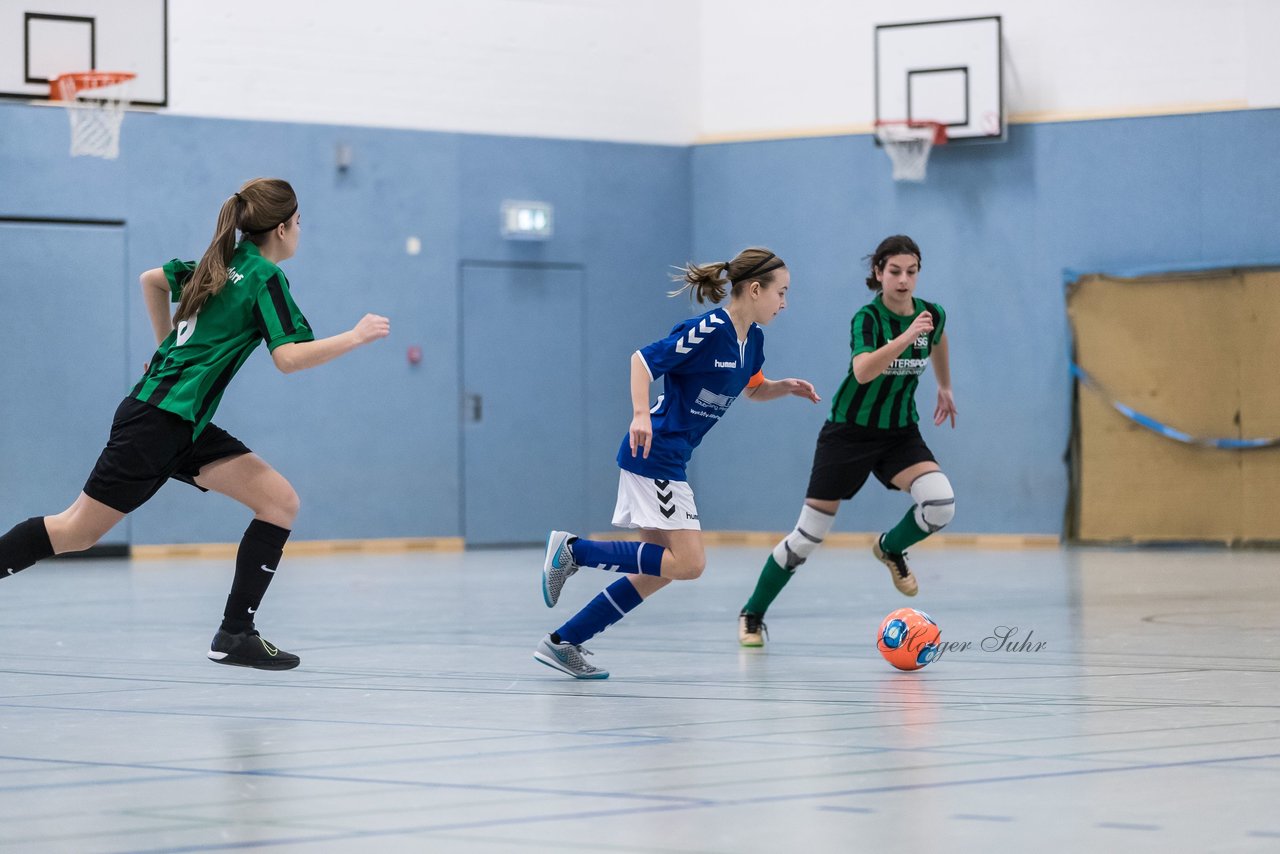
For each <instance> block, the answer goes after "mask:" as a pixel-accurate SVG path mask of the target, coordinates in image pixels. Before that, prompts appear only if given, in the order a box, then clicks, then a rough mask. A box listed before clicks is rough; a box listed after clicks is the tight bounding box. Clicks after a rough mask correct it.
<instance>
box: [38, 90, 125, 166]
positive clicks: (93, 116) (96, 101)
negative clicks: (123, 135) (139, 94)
mask: <svg viewBox="0 0 1280 854" xmlns="http://www.w3.org/2000/svg"><path fill="white" fill-rule="evenodd" d="M136 76H137V75H136V74H134V73H132V72H129V71H76V72H72V73H70V74H61V75H59V76H57V77H55V78H54V79H53V80H52V81H51V82H50V83H49V100H51V101H61V102H62V103H63V106H65V107H66V108H67V116H68V117H69V118H70V119H71V156H72V157H78V156H79V155H82V154H85V155H88V156H90V157H102V158H104V159H106V160H115V159H116V157H118V156H119V154H120V123H121V122H122V121H124V108H125V107H126V106H128V105H129V82H130V81H131V80H133V78H134V77H136Z"/></svg>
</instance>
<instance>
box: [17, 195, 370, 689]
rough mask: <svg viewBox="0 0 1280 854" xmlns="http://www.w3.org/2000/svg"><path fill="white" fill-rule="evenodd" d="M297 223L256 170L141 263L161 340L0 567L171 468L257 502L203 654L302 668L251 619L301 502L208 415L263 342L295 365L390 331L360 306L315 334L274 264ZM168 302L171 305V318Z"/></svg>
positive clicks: (133, 494)
mask: <svg viewBox="0 0 1280 854" xmlns="http://www.w3.org/2000/svg"><path fill="white" fill-rule="evenodd" d="M298 223H299V220H298V199H297V196H295V195H294V192H293V188H292V187H291V186H289V184H288V182H286V181H281V180H279V179H275V178H256V179H254V180H252V181H250V182H248V183H247V184H245V185H244V186H243V187H241V188H240V191H239V192H237V193H235V194H233V195H232V196H231V198H229V199H227V200H226V202H225V203H224V204H223V205H222V210H221V211H220V213H219V215H218V224H217V230H216V232H215V235H214V238H213V242H212V243H211V244H210V245H209V248H208V250H207V251H206V252H205V254H204V257H203V258H202V259H201V260H200V263H199V264H195V263H192V262H186V261H179V260H176V259H175V260H173V261H170V262H169V263H167V264H165V265H164V266H163V267H158V268H156V269H154V270H148V271H147V272H145V273H143V274H142V277H141V283H142V293H143V302H144V304H145V305H146V307H147V314H148V315H149V317H150V319H151V325H152V327H153V328H154V330H155V334H156V341H157V342H158V343H159V349H158V350H156V353H155V355H154V356H153V357H152V358H151V362H150V363H149V364H148V366H147V368H146V369H145V373H144V375H143V377H142V379H141V380H139V382H138V384H137V385H136V386H134V388H133V391H131V392H130V393H129V395H128V396H127V397H126V398H125V399H124V401H123V402H122V403H121V404H120V406H119V408H118V409H117V410H116V415H115V420H114V421H113V423H112V425H111V435H110V438H109V439H108V442H107V447H106V448H105V449H104V450H103V451H102V454H101V456H99V457H98V462H97V464H96V465H95V466H94V468H93V471H92V473H90V475H89V479H88V481H87V482H86V483H85V485H84V490H83V491H82V492H81V493H80V495H79V497H78V498H76V500H75V501H74V502H73V503H72V504H71V506H70V507H68V508H67V509H66V510H64V511H62V512H61V513H58V514H56V515H53V516H43V517H41V516H35V517H33V518H31V519H28V520H26V521H25V522H20V523H19V524H18V525H16V526H14V528H13V529H12V530H10V531H9V532H8V533H7V534H5V535H4V536H2V537H0V577H7V576H9V575H13V574H14V573H16V572H19V571H21V570H23V569H26V568H27V567H29V566H31V565H32V564H34V563H36V562H37V561H40V560H43V559H44V558H47V557H51V556H52V555H55V554H63V553H65V552H77V551H83V550H84V549H87V548H89V547H90V546H92V545H93V544H94V543H96V542H98V540H100V539H101V538H102V536H103V535H104V534H106V533H107V531H109V530H111V529H112V528H113V527H115V525H116V523H118V522H119V521H120V520H121V519H123V518H124V517H125V516H126V515H127V514H129V513H131V512H133V511H134V510H136V509H137V508H138V507H141V506H142V505H143V504H144V503H145V502H146V501H147V500H148V499H149V498H151V496H152V495H154V494H155V493H156V491H157V490H159V489H160V487H161V486H163V485H164V483H165V482H166V481H167V480H169V479H170V478H173V479H174V480H181V481H184V482H185V483H189V484H191V485H192V486H195V487H197V488H198V489H200V490H201V491H205V492H207V491H209V490H213V491H214V492H219V493H222V494H223V495H226V496H229V497H231V498H234V499H235V500H236V501H239V502H240V503H241V504H244V505H245V506H246V507H248V508H249V509H250V510H252V511H253V520H252V521H251V522H250V523H249V527H248V529H247V530H246V531H245V533H244V537H243V538H242V539H241V541H240V548H239V551H238V553H237V555H236V569H235V577H234V580H233V581H232V584H231V594H230V595H229V596H228V597H227V604H226V609H225V610H224V612H223V620H222V625H221V626H220V627H219V629H218V632H217V634H215V635H214V638H213V643H212V644H211V646H210V649H209V658H210V659H211V660H213V661H216V662H218V663H220V664H235V665H240V666H242V667H256V668H259V669H263V670H288V669H290V668H292V667H297V666H298V657H297V656H296V655H292V654H290V653H287V652H284V651H282V650H280V649H278V648H277V647H275V646H273V645H272V644H270V643H268V642H267V641H266V640H264V639H263V638H262V637H261V636H260V635H259V634H258V632H257V630H256V629H255V628H254V614H255V613H256V612H257V610H258V606H259V605H260V604H261V602H262V597H263V595H264V594H265V593H266V591H267V585H268V584H270V582H271V579H272V577H273V576H274V573H275V571H276V567H277V565H278V564H279V562H280V557H281V555H282V554H283V551H284V544H285V540H286V539H287V538H288V536H289V530H290V528H292V527H293V521H294V517H295V516H296V515H297V513H298V495H297V493H295V492H294V490H293V487H292V486H291V485H290V484H289V482H288V481H287V480H285V479H284V477H283V476H281V475H280V473H279V472H277V471H276V470H275V469H273V468H272V467H271V466H269V465H267V463H266V462H264V461H263V460H262V458H261V457H259V456H258V455H256V454H254V453H253V452H251V451H250V450H249V448H247V447H246V446H245V445H244V444H243V443H242V442H240V440H238V439H236V438H235V437H234V436H232V435H230V434H229V433H227V432H226V431H225V430H223V429H221V428H220V427H218V426H217V425H216V424H213V423H212V418H213V413H214V410H215V409H216V408H217V406H218V403H219V402H220V401H221V400H222V394H223V392H224V391H225V390H226V388H227V385H228V383H230V382H231V378H232V377H233V376H235V374H236V372H237V371H238V370H239V369H240V367H241V366H242V365H243V364H244V362H245V360H246V359H248V358H249V354H250V353H252V352H253V351H254V350H255V349H256V348H257V346H258V345H259V344H260V343H262V342H264V341H265V342H266V344H267V347H268V349H269V350H270V351H271V358H272V360H273V361H274V362H275V365H276V367H277V368H279V369H280V370H281V371H283V372H285V373H292V372H293V371H299V370H302V369H304V368H311V367H314V366H316V365H320V364H323V363H325V362H328V361H330V360H331V359H334V358H337V357H338V356H341V355H343V354H344V353H347V352H349V351H351V350H354V349H355V348H356V347H359V346H361V345H363V344H368V343H369V342H371V341H375V340H377V339H379V338H383V337H385V336H386V335H387V334H388V333H389V331H390V324H389V322H388V320H387V319H386V318H385V317H379V316H378V315H373V314H368V315H365V316H364V317H363V318H362V319H361V320H360V322H359V323H357V324H356V325H355V327H354V328H352V329H351V330H349V331H347V332H343V333H341V334H339V335H334V336H331V337H329V338H322V339H320V340H316V337H315V335H313V334H312V332H311V327H310V326H309V325H308V323H307V319H306V318H305V317H303V315H302V312H301V311H299V310H298V306H297V305H296V304H295V303H294V301H293V296H292V295H291V294H290V292H289V283H288V280H286V279H285V276H284V273H283V272H282V271H281V270H280V268H279V266H277V265H278V264H280V262H282V261H284V260H286V259H287V258H291V257H292V256H293V254H294V252H295V251H296V250H297V248H298V235H299V228H300V227H299V224H298ZM237 232H238V233H239V234H240V235H241V236H242V239H240V240H239V241H237V240H236V234H237ZM171 301H172V302H176V303H178V307H177V310H176V311H175V312H174V314H173V315H172V316H171V315H170V313H169V305H170V302H171Z"/></svg>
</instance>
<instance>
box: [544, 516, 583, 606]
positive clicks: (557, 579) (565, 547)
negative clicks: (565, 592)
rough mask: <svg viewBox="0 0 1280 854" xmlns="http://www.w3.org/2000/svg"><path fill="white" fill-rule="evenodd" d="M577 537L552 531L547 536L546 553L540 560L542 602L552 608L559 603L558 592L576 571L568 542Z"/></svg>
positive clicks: (563, 532) (565, 532)
mask: <svg viewBox="0 0 1280 854" xmlns="http://www.w3.org/2000/svg"><path fill="white" fill-rule="evenodd" d="M576 539H577V537H576V536H574V535H573V534H570V533H569V532H568V531H552V532H551V533H550V534H548V535H547V553H546V555H545V557H543V559H542V601H543V602H546V603H547V607H548V608H554V607H555V605H556V602H558V601H560V590H561V588H563V587H564V583H565V582H566V581H568V580H569V576H571V575H573V574H574V573H575V572H577V571H578V564H577V563H575V562H574V560H573V550H572V549H570V548H569V541H570V540H576Z"/></svg>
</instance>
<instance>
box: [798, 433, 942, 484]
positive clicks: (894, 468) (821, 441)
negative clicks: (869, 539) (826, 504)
mask: <svg viewBox="0 0 1280 854" xmlns="http://www.w3.org/2000/svg"><path fill="white" fill-rule="evenodd" d="M932 462H937V460H935V459H934V458H933V452H932V451H930V450H929V446H928V445H926V444H925V443H924V437H922V436H921V435H920V428H919V427H917V426H916V425H915V424H912V425H911V426H910V427H901V428H898V429H895V430H880V429H877V428H874V427H859V426H858V425H857V424H847V423H845V424H838V423H836V422H834V421H828V422H827V423H826V424H823V425H822V432H820V433H819V434H818V446H817V448H815V449H814V452H813V469H812V470H811V471H810V473H809V491H808V492H806V493H805V497H806V498H816V499H818V500H819V501H844V500H848V499H850V498H852V497H853V496H854V495H855V494H856V493H857V491H858V490H859V489H862V484H864V483H866V482H867V475H869V474H871V473H873V472H874V473H875V476H876V479H877V480H879V481H880V482H881V483H883V484H884V485H885V486H886V487H888V488H889V489H897V487H896V486H894V485H893V482H892V481H893V478H894V477H895V476H897V474H898V473H899V472H901V471H903V470H904V469H907V468H910V467H911V466H913V465H915V464H916V463H932Z"/></svg>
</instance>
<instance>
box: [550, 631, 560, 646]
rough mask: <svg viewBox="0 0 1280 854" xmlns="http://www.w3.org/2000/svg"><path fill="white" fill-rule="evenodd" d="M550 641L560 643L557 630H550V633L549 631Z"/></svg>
mask: <svg viewBox="0 0 1280 854" xmlns="http://www.w3.org/2000/svg"><path fill="white" fill-rule="evenodd" d="M551 642H552V643H560V633H559V632H552V633H551Z"/></svg>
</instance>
